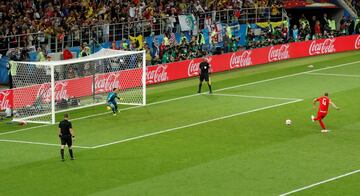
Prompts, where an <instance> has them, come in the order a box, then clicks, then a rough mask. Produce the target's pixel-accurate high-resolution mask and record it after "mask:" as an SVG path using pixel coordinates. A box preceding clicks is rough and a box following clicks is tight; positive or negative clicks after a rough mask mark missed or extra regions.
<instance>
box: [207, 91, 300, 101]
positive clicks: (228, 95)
mask: <svg viewBox="0 0 360 196" xmlns="http://www.w3.org/2000/svg"><path fill="white" fill-rule="evenodd" d="M209 95H210V96H214V95H215V96H224V97H240V98H253V99H273V100H299V101H303V99H298V98H285V97H267V96H252V95H237V94H223V93H213V94H209Z"/></svg>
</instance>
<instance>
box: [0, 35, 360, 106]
mask: <svg viewBox="0 0 360 196" xmlns="http://www.w3.org/2000/svg"><path fill="white" fill-rule="evenodd" d="M358 49H360V35H351V36H343V37H336V38H328V39H319V40H313V41H306V42H295V43H289V44H282V45H276V46H270V47H264V48H257V49H253V50H244V51H238V52H233V53H227V54H222V55H216V56H210V57H208V58H209V60H210V64H211V66H212V70H211V71H212V72H214V73H215V72H221V71H226V70H231V69H238V68H243V67H248V66H254V65H259V64H265V63H271V62H276V61H280V60H286V59H292V58H301V57H308V56H315V55H323V54H330V53H336V52H344V51H350V50H358ZM201 61H202V59H193V60H186V61H181V62H174V63H168V64H161V65H155V66H150V67H147V71H146V84H147V85H149V84H157V83H161V82H167V81H173V80H179V79H184V78H190V77H194V76H197V75H198V74H199V64H200V62H201ZM141 74H142V71H141V69H132V70H124V71H119V72H112V73H106V74H100V75H97V76H96V77H95V80H94V79H93V78H92V76H88V77H84V78H77V79H71V80H64V81H58V82H56V84H55V86H56V88H55V99H56V100H60V99H68V98H71V97H82V96H90V95H92V93H93V89H92V83H93V82H95V93H105V92H109V91H111V89H112V88H122V89H126V88H131V87H136V86H141ZM123 75H126V77H122V76H123ZM124 78H125V79H126V80H124ZM49 87H50V84H39V85H34V86H30V87H24V88H19V89H14V90H13V91H11V90H5V91H0V109H2V110H3V109H5V108H8V107H12V108H19V107H23V106H26V105H31V103H33V102H34V100H35V99H36V98H37V97H41V98H42V99H43V100H44V101H50V98H51V92H50V90H49ZM22 95H24V96H22ZM25 95H27V96H25ZM29 95H30V96H29ZM24 97H27V98H26V100H25V99H23V98H24Z"/></svg>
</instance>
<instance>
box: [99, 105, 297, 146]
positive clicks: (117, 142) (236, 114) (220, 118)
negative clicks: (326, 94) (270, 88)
mask: <svg viewBox="0 0 360 196" xmlns="http://www.w3.org/2000/svg"><path fill="white" fill-rule="evenodd" d="M300 101H302V100H294V101H289V102H285V103H280V104H275V105H271V106H266V107H262V108H257V109H253V110H248V111H245V112H239V113H235V114H231V115H227V116H222V117H218V118H213V119H209V120H204V121H200V122H197V123H192V124H188V125H183V126H180V127H174V128H170V129H166V130H162V131H157V132H153V133H149V134H145V135H140V136H136V137H132V138H128V139H123V140H119V141H115V142H110V143H107V144H101V145H97V146H94V147H93V148H94V149H96V148H101V147H106V146H110V145H114V144H119V143H124V142H128V141H132V140H137V139H141V138H145V137H150V136H154V135H159V134H162V133H167V132H171V131H176V130H179V129H184V128H189V127H194V126H197V125H201V124H205V123H209V122H214V121H218V120H223V119H227V118H232V117H235V116H240V115H244V114H249V113H253V112H257V111H261V110H266V109H271V108H276V107H279V106H283V105H288V104H292V103H296V102H300Z"/></svg>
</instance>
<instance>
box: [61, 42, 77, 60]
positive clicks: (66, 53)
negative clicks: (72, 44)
mask: <svg viewBox="0 0 360 196" xmlns="http://www.w3.org/2000/svg"><path fill="white" fill-rule="evenodd" d="M63 58H64V60H68V59H72V58H74V57H73V54H72V53H71V51H70V50H69V46H68V45H66V46H65V49H64V51H63Z"/></svg>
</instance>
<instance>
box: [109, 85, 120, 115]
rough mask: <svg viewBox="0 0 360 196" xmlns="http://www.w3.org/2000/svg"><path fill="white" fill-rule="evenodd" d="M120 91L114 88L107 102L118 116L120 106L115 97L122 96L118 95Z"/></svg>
mask: <svg viewBox="0 0 360 196" xmlns="http://www.w3.org/2000/svg"><path fill="white" fill-rule="evenodd" d="M117 93H118V89H117V88H114V89H113V90H112V92H110V93H109V94H108V96H107V104H108V108H109V107H110V108H111V110H112V112H113V114H114V116H116V113H119V110H118V107H117V103H116V100H115V99H119V100H121V99H120V97H118V96H117Z"/></svg>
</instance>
